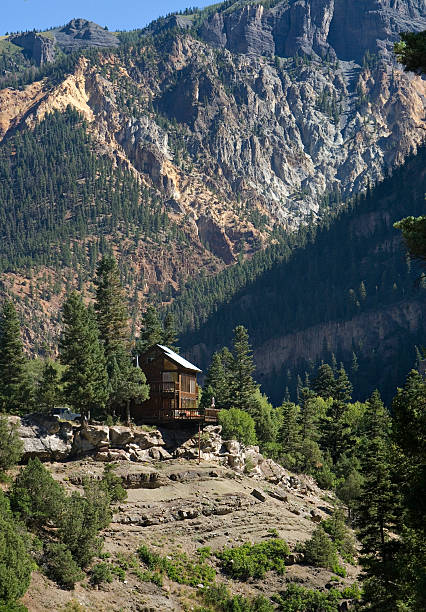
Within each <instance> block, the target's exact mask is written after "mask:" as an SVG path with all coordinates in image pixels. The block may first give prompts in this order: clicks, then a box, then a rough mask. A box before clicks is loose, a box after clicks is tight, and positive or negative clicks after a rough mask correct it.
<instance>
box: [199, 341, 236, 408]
mask: <svg viewBox="0 0 426 612" xmlns="http://www.w3.org/2000/svg"><path fill="white" fill-rule="evenodd" d="M231 362H232V355H231V353H230V352H229V350H228V349H227V348H226V347H224V348H223V349H222V350H221V351H219V352H216V353H214V354H213V357H212V361H211V364H210V367H209V369H208V370H207V374H206V378H205V381H204V387H203V393H202V395H201V402H200V407H201V408H204V409H205V408H209V407H210V406H211V403H212V398H213V397H214V399H215V406H216V407H217V408H219V409H220V410H221V409H224V408H230V407H231V399H230V384H231V383H230V365H231Z"/></svg>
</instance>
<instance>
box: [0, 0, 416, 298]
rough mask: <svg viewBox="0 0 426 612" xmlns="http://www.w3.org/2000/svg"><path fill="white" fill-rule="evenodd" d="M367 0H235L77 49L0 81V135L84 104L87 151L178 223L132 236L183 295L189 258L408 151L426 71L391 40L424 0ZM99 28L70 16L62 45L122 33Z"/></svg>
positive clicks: (288, 218)
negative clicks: (22, 79) (167, 238)
mask: <svg viewBox="0 0 426 612" xmlns="http://www.w3.org/2000/svg"><path fill="white" fill-rule="evenodd" d="M361 4H362V6H360V3H359V2H356V1H355V0H351V1H349V0H335V1H333V0H309V1H308V0H297V1H294V0H290V1H288V2H287V1H279V2H272V3H271V2H269V3H265V6H264V5H263V4H261V3H259V4H256V3H251V2H250V3H247V2H240V1H239V2H233V3H229V2H228V3H224V4H223V5H219V6H218V7H217V8H216V10H215V11H214V12H212V11H211V10H210V12H206V13H204V12H201V13H197V14H195V15H192V16H191V15H189V16H172V17H170V18H169V19H168V20H164V21H163V22H162V23H161V24H160V25H157V26H155V25H154V26H152V27H151V28H150V30H149V36H145V34H144V32H142V33H140V35H139V37H136V38H135V39H129V41H130V42H129V41H127V43H126V40H125V39H123V41H122V43H123V44H121V43H120V46H119V47H118V48H117V49H116V50H114V49H112V48H111V49H109V50H100V51H99V54H98V56H95V55H93V54H90V56H88V57H83V58H80V60H79V61H78V62H76V63H75V65H74V68H72V69H70V70H69V71H68V72H67V73H65V74H64V76H63V78H62V79H58V78H56V77H55V79H56V80H53V79H49V78H47V79H43V80H39V81H36V82H34V83H31V84H30V85H27V86H26V89H25V90H24V91H21V90H19V89H13V88H8V89H4V90H2V91H0V108H1V110H0V139H2V140H3V139H4V140H5V141H7V140H8V139H9V138H10V137H11V136H12V135H13V134H14V133H16V132H17V131H19V130H20V129H23V128H25V129H28V128H29V129H32V128H33V127H34V126H35V125H37V123H38V122H39V121H41V120H42V119H43V118H44V117H46V116H48V115H49V113H51V112H52V111H54V110H58V111H59V112H64V111H65V110H66V108H67V107H68V106H71V107H73V108H75V109H77V110H78V111H79V112H80V113H82V115H83V117H84V119H85V120H86V122H87V128H86V129H87V131H88V132H89V133H90V135H91V137H92V139H93V150H95V151H96V153H97V154H98V155H101V156H102V155H104V156H107V157H109V158H110V159H111V160H113V163H114V165H115V167H117V168H127V169H129V170H130V171H131V172H132V173H133V174H134V176H135V177H136V178H137V180H138V181H139V183H140V185H141V187H142V188H149V189H152V190H153V191H154V192H155V194H156V198H157V200H158V202H159V203H160V206H161V207H162V209H163V210H164V211H166V212H167V213H168V215H169V217H170V219H171V220H172V221H173V222H174V223H176V224H177V225H178V226H179V227H180V228H182V230H183V231H184V232H185V234H186V236H187V246H185V247H184V248H182V249H180V248H175V247H172V248H166V249H164V248H163V247H161V249H157V248H156V249H152V248H151V247H150V245H149V244H148V242H147V241H146V240H145V238H144V237H140V238H138V243H137V244H136V243H135V252H136V253H138V255H137V267H138V268H139V269H140V268H143V269H144V270H145V271H146V274H145V280H144V283H145V282H146V279H149V280H148V286H147V289H146V290H158V289H161V290H166V291H168V290H169V289H170V290H172V291H173V292H176V291H177V290H179V288H180V286H181V284H182V282H185V279H186V278H188V277H190V276H191V275H193V274H195V273H196V270H204V271H205V272H207V273H209V274H210V273H214V272H216V271H217V270H220V269H222V268H223V267H224V266H226V265H230V264H232V263H234V262H235V261H236V260H237V258H238V257H239V256H240V255H242V256H243V257H250V256H251V255H252V254H253V253H254V252H255V251H256V250H258V249H260V248H262V247H264V246H265V245H267V244H269V243H270V242H271V235H272V234H273V231H274V228H276V227H280V226H282V227H286V228H296V227H297V226H298V225H299V224H300V223H301V222H302V221H304V220H306V218H307V217H312V218H313V219H315V218H316V216H317V215H318V213H319V210H320V206H321V204H323V203H328V204H331V205H332V206H333V205H334V204H335V203H336V202H337V203H338V202H339V201H340V200H341V199H342V198H343V199H344V198H346V197H348V196H350V195H353V194H355V193H357V192H358V191H360V190H362V189H364V188H365V187H366V186H367V185H368V184H369V183H371V182H376V181H379V180H380V179H381V178H382V177H383V176H384V174H385V173H386V172H387V170H388V169H390V168H393V167H395V166H397V165H399V164H401V163H402V162H403V160H404V159H405V157H406V156H407V155H408V154H409V153H415V152H416V150H417V147H418V146H419V144H420V143H421V142H422V141H423V139H424V134H425V128H426V121H425V112H424V110H425V102H424V101H425V99H426V82H425V81H424V80H423V79H422V78H421V77H419V76H412V75H408V74H405V73H403V72H402V71H401V70H399V69H398V67H397V66H396V65H395V64H393V59H392V57H391V53H390V51H389V50H390V48H391V44H392V41H393V40H396V38H397V34H398V32H399V31H400V30H401V29H409V28H414V29H426V17H425V16H424V10H423V8H422V7H423V2H422V0H407V1H398V2H394V1H391V0H377V1H373V0H363V1H362V3H361ZM268 6H269V8H267V7H268ZM95 25H96V24H91V23H90V22H87V21H85V20H73V21H72V22H70V23H69V24H68V25H67V26H65V27H64V28H61V29H57V30H54V31H53V33H52V36H54V38H55V40H56V42H57V43H59V44H60V45H62V46H63V48H64V49H66V50H72V49H75V48H76V47H84V46H99V47H102V46H104V45H108V46H110V47H112V46H113V45H117V44H118V41H117V38H116V37H115V36H113V35H112V34H110V33H108V32H106V31H105V30H103V29H102V28H100V27H99V26H96V27H95ZM355 33H357V34H356V35H355ZM35 37H36V38H37V37H38V35H35ZM37 40H38V38H37ZM46 40H47V39H46ZM21 42H22V41H21ZM124 43H126V44H124ZM22 44H23V43H22ZM367 51H368V52H369V55H367V56H365V54H366V52H367ZM374 54H376V55H374ZM363 58H364V59H365V61H363ZM0 146H1V145H0ZM41 204H42V205H44V203H43V202H41ZM69 216H70V218H71V219H72V218H73V213H72V212H71V211H70V212H69ZM93 232H94V234H95V235H96V227H94V228H93ZM73 240H75V241H77V242H78V241H79V240H80V236H79V235H78V232H77V233H76V234H75V236H73ZM120 241H121V238H120V239H119V238H118V237H117V240H116V245H115V248H116V250H117V253H120V252H121V251H122V245H121V242H120ZM73 248H74V247H73V245H72V244H71V245H70V249H71V251H72V250H73ZM191 255H193V257H192V259H191ZM172 256H173V258H174V259H173V262H172V261H171V260H170V257H172ZM123 258H124V260H126V261H127V259H129V255H128V254H124V255H123ZM176 258H178V261H177V262H176ZM188 262H189V263H188ZM135 265H136V264H135ZM175 265H176V266H177V268H178V270H179V273H178V274H177V273H176V270H173V268H174V267H175ZM10 272H11V273H12V272H13V273H15V272H19V270H11V271H10ZM60 282H62V280H61V281H60ZM137 290H141V287H139V286H138V288H137ZM144 291H145V289H144Z"/></svg>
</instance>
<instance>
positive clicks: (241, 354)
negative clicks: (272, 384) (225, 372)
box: [230, 325, 258, 411]
mask: <svg viewBox="0 0 426 612" xmlns="http://www.w3.org/2000/svg"><path fill="white" fill-rule="evenodd" d="M253 372H254V363H253V355H252V351H251V347H250V344H249V338H248V333H247V330H246V328H245V327H244V326H243V325H238V326H237V327H236V328H235V329H234V338H233V349H232V364H231V376H230V387H231V389H230V391H231V393H230V395H231V397H230V401H231V403H232V405H233V406H234V407H235V408H239V409H240V410H246V411H250V410H251V409H253V407H254V406H253V405H254V394H255V393H256V390H257V389H258V385H257V384H256V383H255V381H254V380H253V376H252V374H253Z"/></svg>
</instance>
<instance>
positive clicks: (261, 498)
mask: <svg viewBox="0 0 426 612" xmlns="http://www.w3.org/2000/svg"><path fill="white" fill-rule="evenodd" d="M251 494H252V495H253V497H255V498H256V499H258V500H259V501H261V502H264V501H266V494H265V493H264V492H263V491H259V489H253V491H252V492H251Z"/></svg>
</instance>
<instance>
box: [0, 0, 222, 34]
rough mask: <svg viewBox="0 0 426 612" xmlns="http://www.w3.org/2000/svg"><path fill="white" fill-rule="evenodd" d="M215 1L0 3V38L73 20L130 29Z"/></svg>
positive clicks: (32, 0) (20, 0)
mask: <svg viewBox="0 0 426 612" xmlns="http://www.w3.org/2000/svg"><path fill="white" fill-rule="evenodd" d="M217 1H218V0H154V1H153V0H1V2H0V5H1V7H0V8H1V10H0V35H2V34H5V33H6V32H16V31H17V30H32V29H33V28H35V29H36V30H44V29H47V28H50V27H53V26H58V25H63V24H65V23H67V22H68V21H69V20H70V19H72V18H73V17H83V18H85V19H90V20H91V21H95V22H96V23H99V25H102V26H105V25H106V26H108V28H109V29H110V30H132V29H135V28H141V27H143V26H145V25H147V24H148V23H149V22H150V21H152V20H153V19H156V18H157V17H160V16H161V15H166V14H167V13H172V12H174V11H179V10H183V9H185V8H186V7H188V6H198V7H199V8H202V7H204V6H208V5H209V4H214V3H215V2H217Z"/></svg>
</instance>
